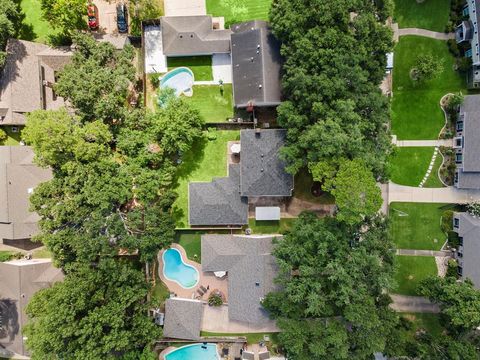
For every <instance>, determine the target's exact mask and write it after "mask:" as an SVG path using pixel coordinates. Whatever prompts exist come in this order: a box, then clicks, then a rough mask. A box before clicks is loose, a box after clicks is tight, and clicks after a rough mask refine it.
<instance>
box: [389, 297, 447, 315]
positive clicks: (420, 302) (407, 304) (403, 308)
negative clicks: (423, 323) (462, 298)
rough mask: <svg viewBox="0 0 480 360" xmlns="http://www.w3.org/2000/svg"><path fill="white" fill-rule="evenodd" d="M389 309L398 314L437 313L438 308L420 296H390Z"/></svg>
mask: <svg viewBox="0 0 480 360" xmlns="http://www.w3.org/2000/svg"><path fill="white" fill-rule="evenodd" d="M390 297H391V298H392V300H393V303H392V304H391V305H390V307H391V308H392V309H393V310H395V311H398V312H417V313H439V312H440V307H439V306H438V305H437V304H432V303H431V302H430V300H428V299H427V298H424V297H421V296H407V295H393V294H392V295H390Z"/></svg>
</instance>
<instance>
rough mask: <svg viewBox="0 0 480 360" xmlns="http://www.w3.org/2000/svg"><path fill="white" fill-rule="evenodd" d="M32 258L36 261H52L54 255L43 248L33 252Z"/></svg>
mask: <svg viewBox="0 0 480 360" xmlns="http://www.w3.org/2000/svg"><path fill="white" fill-rule="evenodd" d="M32 256H33V258H34V259H51V258H52V253H51V252H50V251H48V249H47V248H46V247H41V248H39V249H36V250H33V251H32Z"/></svg>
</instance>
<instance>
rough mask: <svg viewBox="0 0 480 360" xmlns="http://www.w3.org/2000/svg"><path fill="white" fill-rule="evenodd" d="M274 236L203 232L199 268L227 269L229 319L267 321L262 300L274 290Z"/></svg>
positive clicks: (253, 322)
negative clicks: (204, 233) (200, 264)
mask: <svg viewBox="0 0 480 360" xmlns="http://www.w3.org/2000/svg"><path fill="white" fill-rule="evenodd" d="M275 238H278V239H281V236H273V235H263V236H245V235H213V234H212V235H202V240H201V241H202V243H201V248H202V271H204V272H218V271H224V272H227V280H228V318H229V319H230V320H234V321H240V322H247V323H250V324H263V323H265V322H268V321H270V318H269V315H268V312H267V311H266V310H265V309H264V308H263V307H262V305H261V302H262V301H263V299H264V298H265V296H266V295H267V294H268V293H269V292H272V291H274V290H276V285H275V284H274V279H275V277H276V276H277V272H278V267H277V263H276V260H275V257H274V256H273V255H272V251H273V239H275Z"/></svg>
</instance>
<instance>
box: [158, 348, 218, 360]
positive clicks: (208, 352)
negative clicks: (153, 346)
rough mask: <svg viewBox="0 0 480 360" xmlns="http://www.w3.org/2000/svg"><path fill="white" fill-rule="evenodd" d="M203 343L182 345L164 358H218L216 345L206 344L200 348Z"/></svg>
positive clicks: (172, 359) (185, 359)
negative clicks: (204, 347) (203, 347)
mask: <svg viewBox="0 0 480 360" xmlns="http://www.w3.org/2000/svg"><path fill="white" fill-rule="evenodd" d="M202 345H203V344H193V345H187V346H182V347H181V348H178V349H177V350H174V351H172V352H171V353H170V354H168V355H167V356H165V360H218V355H217V346H216V345H215V344H207V345H203V346H206V349H202Z"/></svg>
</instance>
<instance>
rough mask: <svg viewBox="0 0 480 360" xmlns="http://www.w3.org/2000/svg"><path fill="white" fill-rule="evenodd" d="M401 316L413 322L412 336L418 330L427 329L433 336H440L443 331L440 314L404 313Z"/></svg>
mask: <svg viewBox="0 0 480 360" xmlns="http://www.w3.org/2000/svg"><path fill="white" fill-rule="evenodd" d="M401 316H402V317H404V318H406V319H408V320H410V321H411V322H413V324H414V329H413V331H412V334H411V335H412V338H413V337H414V336H415V334H416V333H417V331H418V330H425V331H427V332H428V333H430V334H431V335H432V336H439V335H440V334H441V333H442V331H443V328H442V325H441V324H440V315H439V314H430V313H402V314H401Z"/></svg>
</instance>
